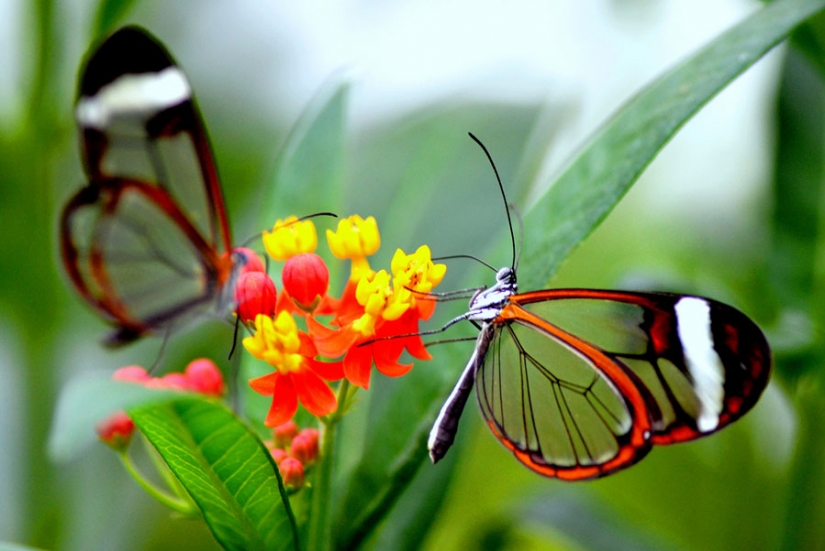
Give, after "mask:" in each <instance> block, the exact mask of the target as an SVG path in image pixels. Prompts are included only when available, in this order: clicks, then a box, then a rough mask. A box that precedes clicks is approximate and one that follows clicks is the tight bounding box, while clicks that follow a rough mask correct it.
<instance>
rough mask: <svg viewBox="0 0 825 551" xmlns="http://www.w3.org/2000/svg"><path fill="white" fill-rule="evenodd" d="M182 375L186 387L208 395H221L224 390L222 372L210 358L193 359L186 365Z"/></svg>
mask: <svg viewBox="0 0 825 551" xmlns="http://www.w3.org/2000/svg"><path fill="white" fill-rule="evenodd" d="M184 377H185V378H186V382H187V385H188V388H189V389H191V390H194V391H195V392H200V393H201V394H206V395H209V396H222V395H223V393H224V390H225V386H224V384H223V374H221V370H220V369H218V366H216V365H215V362H213V361H212V360H210V359H207V358H201V359H199V360H193V361H191V362H189V365H187V366H186V371H185V372H184Z"/></svg>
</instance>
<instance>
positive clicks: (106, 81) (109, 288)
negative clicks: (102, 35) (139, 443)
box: [61, 27, 233, 344]
mask: <svg viewBox="0 0 825 551" xmlns="http://www.w3.org/2000/svg"><path fill="white" fill-rule="evenodd" d="M76 118H77V122H78V125H79V126H80V128H81V131H82V137H83V148H82V154H83V161H84V167H85V170H86V173H87V176H88V178H89V182H88V184H87V186H86V187H84V188H83V189H81V190H80V191H79V192H78V193H77V194H76V195H75V196H74V197H73V198H72V199H71V200H70V201H69V203H68V204H67V206H66V208H65V209H64V212H63V219H62V225H61V239H62V242H61V247H62V254H63V261H64V265H65V266H66V270H67V272H68V273H69V276H70V277H71V279H72V282H73V283H74V284H75V286H76V287H77V288H78V290H79V291H80V293H81V294H82V295H83V296H84V297H85V298H86V300H87V301H88V302H89V303H91V304H92V305H93V306H94V307H96V308H97V309H98V310H99V311H100V312H101V313H103V314H104V315H105V316H106V317H107V318H109V319H110V320H112V321H113V322H114V323H115V324H116V325H118V330H117V332H116V333H115V335H113V337H112V338H111V339H110V344H120V343H122V342H126V341H128V340H132V339H134V338H137V337H139V336H140V335H141V334H143V333H146V332H151V331H158V330H164V331H167V330H169V329H170V328H177V327H179V326H181V325H183V324H184V323H183V322H185V320H186V319H187V318H191V317H196V316H199V315H202V313H203V310H204V309H205V307H206V306H210V307H211V305H213V304H215V303H223V302H226V297H224V296H221V295H222V294H226V293H222V291H223V290H224V289H225V287H226V285H227V283H229V282H230V281H231V279H232V278H233V261H232V259H231V256H230V253H231V250H230V247H231V246H230V234H229V227H228V223H227V219H226V212H225V208H224V202H223V196H222V192H221V188H220V183H219V180H218V175H217V171H216V169H215V164H214V160H213V156H212V152H211V150H210V147H209V141H208V139H207V136H206V132H205V131H204V127H203V123H202V121H201V118H200V114H199V112H198V110H197V108H196V106H195V104H194V100H193V98H192V93H191V87H190V85H189V82H188V81H187V79H186V77H185V76H184V75H183V72H182V71H180V69H179V68H178V67H177V66H176V65H175V63H174V61H173V60H172V59H171V57H170V56H169V54H168V53H167V52H166V50H165V49H164V48H163V47H162V46H161V45H160V44H159V43H158V42H157V41H156V40H154V39H153V38H152V37H150V36H149V35H148V34H147V33H145V32H144V31H142V30H140V29H137V28H134V27H125V28H123V29H121V30H120V31H118V32H116V33H115V34H113V35H112V36H111V37H109V38H108V39H107V40H106V41H105V42H104V43H103V44H102V45H101V46H100V47H99V48H98V49H97V50H96V51H95V52H94V53H93V55H92V56H91V57H90V58H89V59H88V61H87V64H86V67H85V69H84V72H83V74H82V77H81V80H80V95H79V98H78V103H77V108H76ZM225 307H226V305H224V304H221V306H220V309H225ZM220 313H222V312H219V314H220Z"/></svg>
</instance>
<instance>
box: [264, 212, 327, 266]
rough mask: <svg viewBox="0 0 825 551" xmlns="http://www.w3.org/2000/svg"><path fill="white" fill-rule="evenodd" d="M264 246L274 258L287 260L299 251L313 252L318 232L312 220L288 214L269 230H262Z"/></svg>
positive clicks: (299, 252)
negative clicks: (300, 218) (299, 218)
mask: <svg viewBox="0 0 825 551" xmlns="http://www.w3.org/2000/svg"><path fill="white" fill-rule="evenodd" d="M263 241H264V247H265V248H266V252H267V253H269V256H271V257H272V258H273V259H275V260H288V259H290V258H292V257H293V256H296V255H299V254H301V253H312V252H315V248H316V247H317V246H318V234H317V233H316V232H315V224H313V223H312V220H298V219H297V218H296V217H295V216H289V217H288V218H286V219H285V220H278V221H277V222H276V223H275V226H274V227H273V228H272V231H271V232H268V231H264V235H263Z"/></svg>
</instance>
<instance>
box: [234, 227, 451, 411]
mask: <svg viewBox="0 0 825 551" xmlns="http://www.w3.org/2000/svg"><path fill="white" fill-rule="evenodd" d="M326 236H327V241H328V243H329V248H330V251H331V252H332V254H333V255H334V256H335V257H336V258H339V259H341V260H350V261H351V269H350V275H349V278H348V281H347V283H346V286H345V287H344V290H343V293H342V295H341V296H340V298H335V297H333V296H330V295H329V293H328V291H329V269H328V268H327V265H326V263H325V262H324V260H323V259H322V258H321V257H320V256H318V255H317V254H315V249H316V248H317V246H318V236H317V233H316V230H315V225H314V224H313V223H312V221H311V220H298V219H297V218H295V217H290V218H287V219H286V220H278V222H277V223H276V224H275V226H274V227H273V229H272V231H266V232H264V234H263V242H264V248H265V249H266V251H267V253H268V254H269V255H270V257H271V258H272V259H274V260H276V261H282V262H284V265H283V270H282V283H283V288H282V290H281V292H280V294H278V293H277V290H276V286H275V283H274V282H273V281H272V279H271V278H269V276H268V275H267V274H266V273H264V272H260V271H254V270H252V271H245V273H244V274H242V276H241V277H240V278H239V282H238V285H237V287H236V290H235V300H236V302H237V305H238V307H237V315H238V317H239V319H240V321H241V322H243V323H244V324H245V325H246V327H247V328H248V329H249V330H250V332H251V333H252V336H250V337H247V338H245V339H244V340H243V345H244V347H245V348H246V350H247V351H248V352H249V353H250V354H252V355H253V356H254V357H255V358H258V359H260V360H263V361H265V362H267V363H268V364H269V365H270V366H272V367H273V368H275V370H274V371H273V372H272V373H270V374H267V375H264V376H263V377H259V378H256V379H253V380H251V381H250V385H251V386H252V388H253V389H254V390H255V391H257V392H258V393H260V394H263V395H265V396H272V407H271V409H270V411H269V414H268V415H267V418H266V420H265V424H266V425H267V426H269V427H276V426H279V425H282V424H283V423H286V422H287V421H289V420H290V419H292V417H293V415H294V414H295V412H296V410H297V407H298V403H299V402H300V403H301V404H302V405H303V406H304V408H305V409H306V410H307V411H309V412H310V413H312V414H313V415H316V416H318V417H323V416H325V415H328V414H330V413H332V412H333V411H335V410H336V408H337V407H338V399H337V397H336V396H335V393H334V392H333V391H332V389H331V388H330V386H329V384H328V383H329V382H331V381H337V380H340V379H344V378H345V379H346V380H347V381H348V382H349V383H351V384H353V385H355V386H357V387H360V388H364V389H366V388H368V387H369V382H370V373H371V369H372V365H373V364H374V365H375V366H376V368H377V369H378V371H379V372H381V373H383V374H384V375H387V376H390V377H398V376H401V375H404V374H405V373H407V372H408V371H409V370H410V369H411V368H412V364H403V363H400V361H399V360H400V358H401V355H402V353H403V352H404V350H406V351H407V352H408V353H409V354H410V355H411V356H412V357H414V358H418V359H422V360H426V359H430V355H429V353H428V352H427V350H426V348H425V347H424V344H423V343H422V342H421V339H420V337H419V336H418V332H419V328H418V323H419V321H421V320H427V319H429V317H430V316H431V315H432V313H433V311H434V309H435V301H434V300H433V299H432V297H431V296H430V293H431V291H432V289H433V288H434V287H435V286H436V285H438V284H439V283H440V282H441V279H442V278H443V277H444V274H445V272H446V266H444V265H442V264H434V263H433V261H432V258H431V255H430V249H429V247H427V246H426V245H425V246H421V247H419V248H418V250H417V251H415V252H414V253H412V254H406V253H404V251H402V250H400V249H399V250H397V251H396V252H395V255H394V256H393V259H392V262H391V265H390V272H387V271H386V270H379V271H374V270H373V269H372V268H371V267H370V264H369V261H368V260H367V257H369V256H371V255H373V254H375V252H376V251H377V250H378V248H379V246H380V244H381V239H380V235H379V233H378V226H377V224H376V221H375V219H374V218H373V217H369V218H367V219H363V218H361V217H360V216H351V217H349V218H346V219H343V220H341V221H340V222H339V224H338V228H337V230H336V231H334V232H333V231H330V230H327V233H326ZM253 264H255V265H256V266H257V265H259V264H260V265H262V263H260V262H259V261H256V262H253ZM255 274H257V275H255ZM253 276H254V277H253Z"/></svg>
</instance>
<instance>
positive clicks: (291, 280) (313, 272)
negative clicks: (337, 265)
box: [282, 253, 329, 310]
mask: <svg viewBox="0 0 825 551" xmlns="http://www.w3.org/2000/svg"><path fill="white" fill-rule="evenodd" d="M282 280H283V282H284V289H286V292H287V293H289V296H291V297H292V298H293V299H294V300H295V302H297V303H298V304H299V305H301V306H302V307H304V308H306V309H309V310H311V309H312V308H314V307H315V305H316V304H317V302H316V301H317V300H319V297H323V296H324V295H325V294H326V293H327V287H328V286H329V270H328V269H327V265H326V264H324V259H322V258H321V257H320V256H318V255H317V254H315V253H303V254H299V255H297V256H293V257H292V258H290V259H289V260H287V261H286V263H285V264H284V271H283V275H282Z"/></svg>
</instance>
